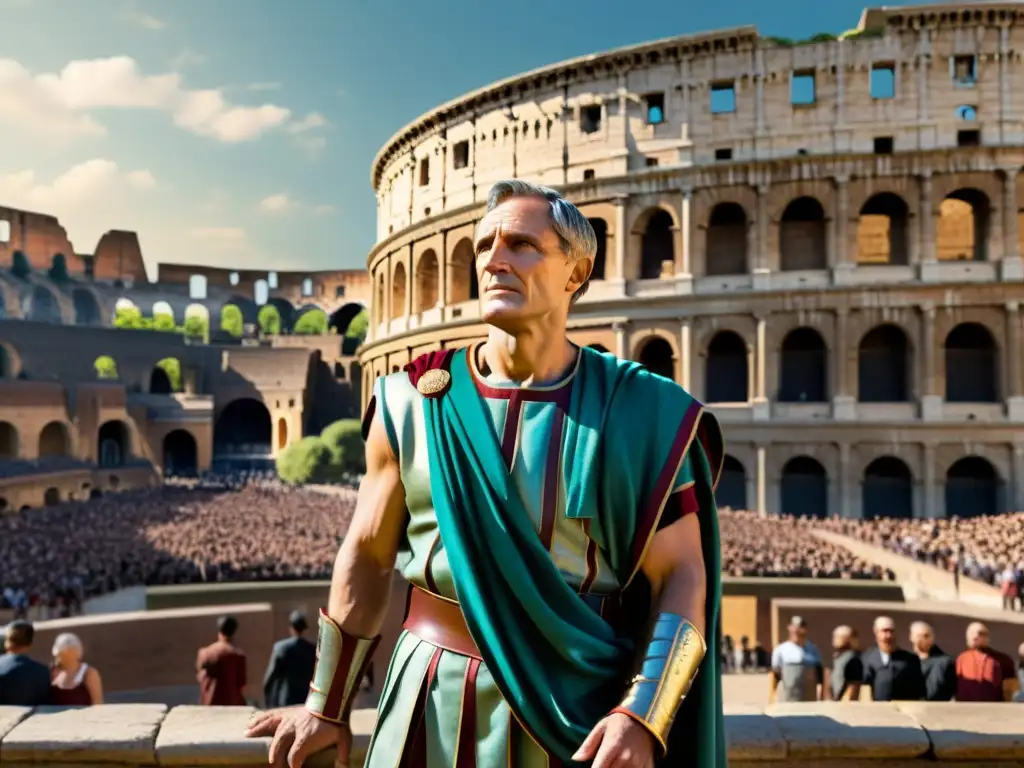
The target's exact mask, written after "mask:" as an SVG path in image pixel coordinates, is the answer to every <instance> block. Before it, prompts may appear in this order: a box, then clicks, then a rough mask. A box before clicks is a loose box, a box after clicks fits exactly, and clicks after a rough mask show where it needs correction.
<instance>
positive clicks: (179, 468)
mask: <svg viewBox="0 0 1024 768" xmlns="http://www.w3.org/2000/svg"><path fill="white" fill-rule="evenodd" d="M198 456H199V452H198V448H197V446H196V439H195V437H193V435H192V433H191V432H189V431H188V430H187V429H175V430H172V431H171V432H168V433H167V434H166V435H165V436H164V443H163V469H164V475H166V476H169V477H192V476H194V475H195V474H196V473H197V472H198V467H199V459H198Z"/></svg>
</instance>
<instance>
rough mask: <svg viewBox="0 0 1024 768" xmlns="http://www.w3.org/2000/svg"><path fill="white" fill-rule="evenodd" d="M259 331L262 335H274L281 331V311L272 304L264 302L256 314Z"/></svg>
mask: <svg viewBox="0 0 1024 768" xmlns="http://www.w3.org/2000/svg"><path fill="white" fill-rule="evenodd" d="M256 322H257V323H259V326H260V333H262V334H263V335H264V336H275V335H277V334H279V333H280V332H281V313H280V312H279V311H278V310H277V307H275V306H274V305H273V304H264V305H263V306H262V307H260V312H259V314H258V315H257V316H256Z"/></svg>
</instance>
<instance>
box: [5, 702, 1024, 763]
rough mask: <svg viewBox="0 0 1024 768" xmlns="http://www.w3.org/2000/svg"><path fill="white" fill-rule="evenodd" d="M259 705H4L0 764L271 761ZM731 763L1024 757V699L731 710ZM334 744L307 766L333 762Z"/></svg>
mask: <svg viewBox="0 0 1024 768" xmlns="http://www.w3.org/2000/svg"><path fill="white" fill-rule="evenodd" d="M252 712H253V710H252V709H251V708H249V707H196V706H183V707H175V708H173V709H171V710H170V711H168V710H167V708H166V707H164V706H162V705H155V704H108V705H105V706H102V707H90V708H76V709H58V708H53V707H44V708H40V709H38V710H35V711H30V710H28V709H25V708H23V707H0V765H2V766H3V768H15V767H17V768H21V767H22V766H25V767H26V768H28V766H35V767H36V768H38V766H41V765H49V766H60V767H61V768H71V766H89V767H90V768H96V766H122V767H124V766H140V767H141V766H153V765H168V766H176V767H177V768H200V766H239V767H240V768H250V767H251V768H256V767H257V766H266V764H267V749H268V747H269V745H270V740H269V739H246V738H245V737H244V736H243V732H244V730H245V726H246V723H247V722H248V720H249V718H250V716H251V715H252ZM374 715H375V713H374V712H373V710H361V711H358V712H356V713H354V715H353V730H354V733H355V743H354V744H353V751H352V760H351V762H350V766H351V767H352V768H355V766H358V765H361V764H362V762H363V758H364V756H365V754H366V748H367V747H368V746H369V736H370V731H371V729H372V727H373V720H374ZM725 719H726V733H727V738H728V744H729V759H730V765H731V766H733V768H753V767H754V766H768V765H776V766H803V768H824V767H825V766H828V767H829V768H831V766H846V767H847V768H853V767H854V766H870V767H871V768H897V767H899V768H909V767H912V766H923V765H925V764H928V763H935V762H939V763H944V762H948V763H958V764H959V765H971V766H972V767H973V768H997V767H998V766H1011V765H1012V766H1020V765H1024V707H1022V706H1018V705H1014V704H958V703H949V704H928V703H923V702H903V703H898V704H889V703H880V702H871V703H856V704H846V703H842V704H840V703H831V702H829V703H819V704H779V705H776V706H771V707H767V708H761V707H735V708H727V709H726V718H725ZM333 765H334V754H333V753H332V752H326V753H324V754H322V755H318V756H317V757H316V758H314V759H313V760H311V761H310V762H309V763H308V766H309V768H331V767H332V766H333Z"/></svg>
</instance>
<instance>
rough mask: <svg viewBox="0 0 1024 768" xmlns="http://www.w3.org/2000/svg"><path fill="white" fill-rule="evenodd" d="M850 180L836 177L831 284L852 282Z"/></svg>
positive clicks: (845, 177) (854, 266) (830, 256)
mask: <svg viewBox="0 0 1024 768" xmlns="http://www.w3.org/2000/svg"><path fill="white" fill-rule="evenodd" d="M849 181H850V178H849V176H845V175H841V176H838V175H837V176H836V179H835V182H836V216H835V222H834V223H833V226H832V253H830V254H829V258H830V261H831V267H832V282H833V283H835V284H836V285H846V284H848V283H850V282H852V278H853V271H854V269H855V268H856V265H855V264H854V263H853V262H851V261H850V211H849V208H850V184H849Z"/></svg>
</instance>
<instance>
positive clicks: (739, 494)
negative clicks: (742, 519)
mask: <svg viewBox="0 0 1024 768" xmlns="http://www.w3.org/2000/svg"><path fill="white" fill-rule="evenodd" d="M715 503H716V504H718V506H719V507H720V508H724V507H728V508H730V509H750V507H749V506H748V504H747V470H746V468H744V466H743V464H742V463H741V462H740V460H739V459H737V458H736V457H735V456H732V455H730V454H726V455H725V458H724V460H723V461H722V474H721V476H720V477H719V480H718V487H717V488H716V489H715Z"/></svg>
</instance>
